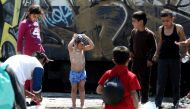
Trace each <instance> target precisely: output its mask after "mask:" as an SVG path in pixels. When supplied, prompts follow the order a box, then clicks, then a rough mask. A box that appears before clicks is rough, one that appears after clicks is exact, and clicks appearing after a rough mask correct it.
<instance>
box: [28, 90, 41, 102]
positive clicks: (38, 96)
mask: <svg viewBox="0 0 190 109" xmlns="http://www.w3.org/2000/svg"><path fill="white" fill-rule="evenodd" d="M25 96H27V97H29V98H31V99H32V100H34V101H35V102H41V101H42V96H41V94H40V93H38V94H33V93H31V92H29V91H27V90H25Z"/></svg>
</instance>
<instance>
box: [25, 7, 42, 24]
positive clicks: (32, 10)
mask: <svg viewBox="0 0 190 109" xmlns="http://www.w3.org/2000/svg"><path fill="white" fill-rule="evenodd" d="M42 14H43V11H42V9H41V7H40V6H39V5H31V6H30V7H29V8H28V11H27V14H26V18H29V19H30V20H31V21H32V22H35V21H37V20H38V19H39V17H40V16H41V15H42Z"/></svg>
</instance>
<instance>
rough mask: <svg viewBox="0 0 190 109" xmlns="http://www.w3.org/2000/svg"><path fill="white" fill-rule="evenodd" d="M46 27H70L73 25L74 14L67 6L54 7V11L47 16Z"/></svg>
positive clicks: (45, 19)
mask: <svg viewBox="0 0 190 109" xmlns="http://www.w3.org/2000/svg"><path fill="white" fill-rule="evenodd" d="M43 23H44V24H45V26H47V27H48V26H52V27H54V26H59V27H70V26H71V25H72V24H73V13H72V11H71V10H69V8H68V7H66V6H54V7H52V11H51V12H48V13H47V14H45V18H44V19H43Z"/></svg>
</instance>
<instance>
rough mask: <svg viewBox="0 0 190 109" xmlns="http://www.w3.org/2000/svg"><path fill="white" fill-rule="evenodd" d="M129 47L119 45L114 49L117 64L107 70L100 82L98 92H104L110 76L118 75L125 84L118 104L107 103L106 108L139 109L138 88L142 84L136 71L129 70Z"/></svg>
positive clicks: (114, 59) (114, 58) (114, 61)
mask: <svg viewBox="0 0 190 109" xmlns="http://www.w3.org/2000/svg"><path fill="white" fill-rule="evenodd" d="M129 57H130V55H129V49H128V48H127V47H125V46H117V47H115V48H114V49H113V59H112V61H113V63H114V64H115V66H114V67H113V68H112V69H110V70H107V71H106V72H105V73H104V74H103V76H102V77H101V78H100V80H99V82H98V84H99V85H98V87H97V89H96V92H97V93H98V94H102V93H103V85H104V83H105V81H106V80H107V79H108V78H111V77H113V76H115V75H118V77H119V79H120V80H121V82H122V83H123V86H124V96H123V99H122V100H121V101H120V102H119V103H117V104H106V103H105V109H137V108H138V103H139V100H138V96H137V92H136V90H140V89H141V87H140V84H139V81H138V80H137V77H136V75H135V74H134V73H132V72H131V71H129V70H128V61H129Z"/></svg>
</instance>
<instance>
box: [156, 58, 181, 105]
mask: <svg viewBox="0 0 190 109" xmlns="http://www.w3.org/2000/svg"><path fill="white" fill-rule="evenodd" d="M168 77H170V80H171V86H172V94H173V104H174V105H176V103H177V102H178V100H179V98H180V79H181V62H180V59H159V60H158V73H157V89H156V98H155V104H156V105H157V106H161V104H162V99H163V97H164V91H165V85H166V82H167V79H168Z"/></svg>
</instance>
